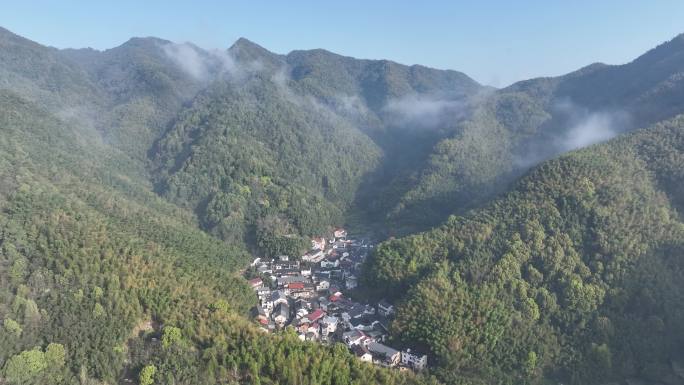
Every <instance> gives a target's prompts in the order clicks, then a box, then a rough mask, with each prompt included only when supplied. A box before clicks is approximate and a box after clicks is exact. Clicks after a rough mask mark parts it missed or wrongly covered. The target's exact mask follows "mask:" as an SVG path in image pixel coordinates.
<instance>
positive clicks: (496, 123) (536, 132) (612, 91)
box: [390, 35, 684, 228]
mask: <svg viewBox="0 0 684 385" xmlns="http://www.w3.org/2000/svg"><path fill="white" fill-rule="evenodd" d="M683 42H684V37H683V36H682V35H680V36H678V37H676V38H674V39H673V40H671V41H669V42H667V43H664V44H662V45H660V46H658V47H656V48H654V49H653V50H651V51H649V52H648V53H646V54H644V55H642V56H640V57H639V58H637V59H635V60H634V61H632V62H630V63H628V64H624V65H615V66H608V65H602V64H595V65H591V66H588V67H586V68H583V69H581V70H579V71H576V72H573V73H570V74H568V75H565V76H561V77H556V78H540V79H532V80H527V81H523V82H519V83H516V84H514V85H512V86H510V87H508V88H505V89H502V90H498V91H496V92H493V93H491V94H490V95H488V96H486V97H484V98H483V100H481V101H480V102H478V103H477V104H475V105H474V107H473V110H472V113H471V114H470V115H469V117H468V118H467V119H466V120H465V121H463V122H461V123H459V124H458V128H457V129H456V130H455V135H451V136H449V137H447V138H444V139H443V140H441V141H440V142H439V143H438V144H436V145H435V146H434V149H433V151H432V154H431V155H430V157H429V158H428V159H427V160H426V162H425V165H424V167H423V168H422V171H421V172H420V174H419V175H418V176H417V178H416V180H415V182H414V184H413V187H412V188H411V189H409V190H408V192H406V194H405V195H404V196H403V197H402V198H401V199H400V201H399V203H398V204H397V206H395V207H394V208H393V209H392V210H391V211H390V216H391V218H392V220H393V221H398V222H400V223H402V222H409V223H413V225H414V227H413V228H416V227H415V225H416V224H419V223H423V224H424V225H423V226H425V225H434V224H437V223H439V221H440V220H441V219H444V218H446V216H447V215H448V214H449V213H454V212H456V213H463V212H465V211H467V210H468V209H470V208H473V207H477V205H479V204H481V203H482V202H483V201H484V202H486V201H487V200H488V199H489V198H491V197H492V196H494V195H496V194H497V193H498V192H500V191H501V190H502V188H505V187H506V185H507V184H508V183H509V182H510V181H512V180H514V179H515V178H516V177H517V176H519V175H520V174H521V173H523V172H524V171H525V170H527V169H528V168H529V167H530V166H533V165H535V164H537V163H539V162H540V161H542V160H544V159H548V158H551V157H553V156H556V155H558V154H561V153H564V152H566V151H568V150H572V149H575V148H580V147H584V146H586V145H589V144H592V143H596V142H600V141H604V140H607V139H609V138H611V137H613V136H616V135H618V134H620V133H623V132H628V131H631V130H633V129H635V128H639V127H645V126H648V125H650V124H653V123H655V122H658V121H661V120H663V119H667V118H671V117H673V116H675V115H677V114H680V113H682V112H684V91H683V90H684V83H682V79H684V75H683V74H684V43H683ZM416 222H418V223H416ZM417 228H420V225H419V226H418V227H417Z"/></svg>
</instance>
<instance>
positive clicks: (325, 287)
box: [316, 280, 330, 291]
mask: <svg viewBox="0 0 684 385" xmlns="http://www.w3.org/2000/svg"><path fill="white" fill-rule="evenodd" d="M329 288H330V282H329V281H326V280H322V281H320V282H318V283H317V284H316V291H321V290H328V289H329Z"/></svg>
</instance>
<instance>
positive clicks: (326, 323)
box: [319, 316, 338, 335]
mask: <svg viewBox="0 0 684 385" xmlns="http://www.w3.org/2000/svg"><path fill="white" fill-rule="evenodd" d="M319 323H320V324H321V331H322V333H323V334H324V335H325V334H331V333H335V330H337V323H338V319H337V317H333V316H328V317H324V318H323V319H322V320H320V321H319Z"/></svg>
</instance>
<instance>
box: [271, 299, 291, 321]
mask: <svg viewBox="0 0 684 385" xmlns="http://www.w3.org/2000/svg"><path fill="white" fill-rule="evenodd" d="M289 319H290V306H288V304H287V303H279V304H278V306H276V308H275V311H274V312H273V321H275V323H276V324H278V325H280V326H283V325H285V323H286V322H287V321H288V320H289Z"/></svg>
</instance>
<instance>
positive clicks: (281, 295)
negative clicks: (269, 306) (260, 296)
mask: <svg viewBox="0 0 684 385" xmlns="http://www.w3.org/2000/svg"><path fill="white" fill-rule="evenodd" d="M270 299H271V301H273V302H275V301H277V300H279V299H285V300H287V296H286V295H285V292H284V291H282V290H274V291H272V292H271V298H270Z"/></svg>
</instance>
